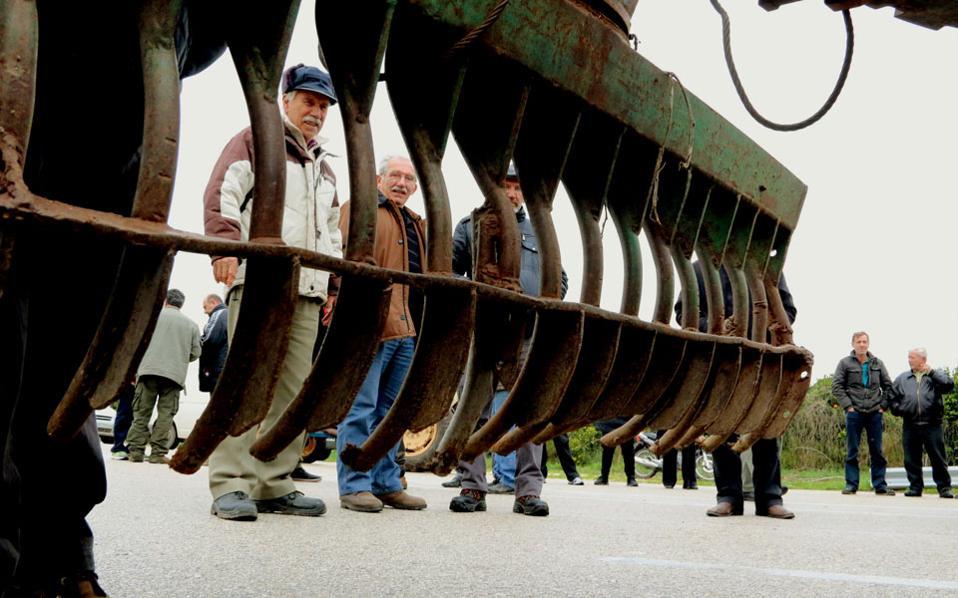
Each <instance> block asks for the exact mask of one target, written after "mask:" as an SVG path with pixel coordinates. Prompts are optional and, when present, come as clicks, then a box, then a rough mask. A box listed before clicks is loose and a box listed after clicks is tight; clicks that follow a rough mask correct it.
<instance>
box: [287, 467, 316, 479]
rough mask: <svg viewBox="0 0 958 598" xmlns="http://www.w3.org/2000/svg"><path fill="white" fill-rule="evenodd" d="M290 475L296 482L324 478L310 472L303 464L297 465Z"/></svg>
mask: <svg viewBox="0 0 958 598" xmlns="http://www.w3.org/2000/svg"><path fill="white" fill-rule="evenodd" d="M289 477H290V478H291V479H292V480H293V481H295V482H320V481H322V479H323V476H321V475H316V474H313V473H309V472H308V471H306V469H304V468H303V466H302V465H297V466H296V469H294V470H293V471H292V472H291V473H290V474H289Z"/></svg>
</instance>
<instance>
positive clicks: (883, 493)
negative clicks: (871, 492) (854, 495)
mask: <svg viewBox="0 0 958 598" xmlns="http://www.w3.org/2000/svg"><path fill="white" fill-rule="evenodd" d="M875 494H878V495H880V496H895V491H894V490H892V489H891V488H888V487H887V486H886V487H884V488H876V489H875Z"/></svg>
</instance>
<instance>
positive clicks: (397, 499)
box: [376, 490, 426, 511]
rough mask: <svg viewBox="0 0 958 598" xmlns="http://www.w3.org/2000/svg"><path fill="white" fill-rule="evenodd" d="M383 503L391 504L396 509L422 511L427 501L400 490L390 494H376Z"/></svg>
mask: <svg viewBox="0 0 958 598" xmlns="http://www.w3.org/2000/svg"><path fill="white" fill-rule="evenodd" d="M376 498H378V499H379V500H381V501H382V503H383V504H384V505H386V506H390V507H392V508H394V509H402V510H404V511H421V510H422V509H425V508H426V501H425V500H424V499H422V498H419V497H418V496H413V495H412V494H409V493H407V492H405V491H404V490H400V491H398V492H390V493H389V494H380V495H378V496H376Z"/></svg>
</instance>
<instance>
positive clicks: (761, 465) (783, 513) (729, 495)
mask: <svg viewBox="0 0 958 598" xmlns="http://www.w3.org/2000/svg"><path fill="white" fill-rule="evenodd" d="M693 266H694V268H695V277H696V278H697V279H698V287H699V330H700V331H702V332H705V331H707V330H708V313H709V312H708V310H709V307H708V294H707V293H706V292H705V279H704V277H703V274H702V265H701V264H700V263H699V262H695V263H694V264H693ZM719 273H720V275H721V280H722V293H723V295H724V303H725V310H724V311H725V317H726V318H728V317H731V315H732V308H733V305H732V284H731V281H730V280H729V277H728V273H727V272H726V271H725V267H724V266H723V267H722V268H720V269H719ZM778 292H779V295H781V297H782V304H783V305H784V307H785V312H786V314H787V315H788V322H789V324H791V323H792V322H794V321H795V316H796V315H797V314H798V310H797V309H796V307H795V302H794V301H793V300H792V294H791V292H790V291H789V290H788V285H787V284H785V275H784V274H782V275H781V276H780V277H779V279H778ZM751 302H752V298H751V293H749V304H751ZM675 317H676V321H678V322H681V321H682V301H681V300H679V301H678V302H677V303H676V304H675ZM747 330H748V333H747V334H748V336H749V337H751V332H752V312H751V310H749V320H748V328H747ZM737 438H738V437H737V436H736V435H734V434H733V435H732V437H731V438H729V440H728V442H726V443H724V444H722V445H721V446H719V447H718V448H717V449H715V451H714V452H713V453H712V459H713V461H712V463H713V466H714V468H715V489H716V493H717V504H716V505H715V506H714V507H712V508H711V509H709V510H708V511H706V514H707V515H708V516H709V517H728V516H731V515H741V514H742V511H743V504H742V503H743V501H744V496H743V493H742V457H741V455H739V454H738V453H736V452H735V451H733V450H732V448H731V445H732V443H734V442H735V440H737ZM752 463H753V470H752V479H753V485H754V488H755V490H754V495H755V514H756V515H761V516H764V517H772V518H775V519H792V518H794V517H795V514H794V513H792V512H791V511H789V510H788V509H786V508H785V507H784V506H782V475H781V473H782V472H781V462H780V461H779V456H778V440H777V439H775V438H763V439H761V440H759V441H758V442H756V443H755V444H754V445H752Z"/></svg>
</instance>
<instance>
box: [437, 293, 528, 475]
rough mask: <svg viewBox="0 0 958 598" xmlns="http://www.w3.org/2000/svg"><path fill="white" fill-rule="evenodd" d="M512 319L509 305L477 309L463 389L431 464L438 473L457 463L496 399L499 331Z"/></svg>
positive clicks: (487, 304)
mask: <svg viewBox="0 0 958 598" xmlns="http://www.w3.org/2000/svg"><path fill="white" fill-rule="evenodd" d="M509 320H510V317H509V311H508V308H506V307H505V306H502V305H497V304H495V303H491V302H480V303H479V305H478V306H477V308H476V329H475V334H474V335H473V339H472V346H471V347H470V350H469V360H468V362H467V364H466V379H465V383H464V384H463V392H462V394H461V395H460V398H459V403H458V404H457V405H456V410H455V411H454V412H453V414H452V419H451V420H450V421H449V427H447V428H446V432H445V433H444V434H443V437H442V439H441V440H440V441H439V446H438V447H437V448H436V453H435V455H434V456H433V458H432V461H431V463H430V468H431V469H432V471H433V472H434V473H437V474H440V475H444V474H447V473H449V471H451V470H452V468H453V467H455V466H456V464H457V463H458V462H459V459H460V457H461V455H462V449H463V447H465V445H466V442H468V440H469V437H470V436H471V435H472V432H473V430H475V428H476V422H478V421H479V418H480V417H481V416H482V412H483V410H484V409H485V408H486V405H488V404H489V402H490V401H491V400H492V395H493V391H494V390H495V381H494V372H495V368H496V361H497V360H498V357H499V354H500V352H501V343H502V341H501V338H500V335H499V334H498V331H499V330H502V329H504V328H506V326H507V325H508V323H509Z"/></svg>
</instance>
